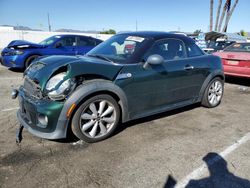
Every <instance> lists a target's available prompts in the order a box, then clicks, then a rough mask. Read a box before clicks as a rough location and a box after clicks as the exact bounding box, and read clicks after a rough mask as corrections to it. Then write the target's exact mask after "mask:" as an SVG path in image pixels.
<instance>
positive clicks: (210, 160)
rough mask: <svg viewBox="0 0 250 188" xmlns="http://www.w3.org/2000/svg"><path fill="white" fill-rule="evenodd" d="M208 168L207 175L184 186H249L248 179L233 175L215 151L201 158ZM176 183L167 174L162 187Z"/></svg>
mask: <svg viewBox="0 0 250 188" xmlns="http://www.w3.org/2000/svg"><path fill="white" fill-rule="evenodd" d="M202 160H203V161H204V162H205V163H206V165H207V168H208V171H209V177H206V178H203V179H198V180H192V179H191V180H190V181H189V182H188V184H187V185H180V186H185V188H198V187H199V188H200V187H204V188H210V187H227V188H230V187H232V188H233V187H235V188H236V187H238V188H241V187H242V188H244V187H250V181H249V180H247V179H244V178H241V177H237V176H235V175H234V174H233V173H231V172H230V171H229V170H228V168H227V161H226V160H225V159H224V158H223V157H221V156H220V155H219V154H217V153H213V152H210V153H208V154H207V155H206V156H205V157H203V159H202ZM175 185H177V181H176V180H175V179H174V177H172V176H170V175H169V176H168V177H167V180H166V183H165V185H164V188H173V187H175Z"/></svg>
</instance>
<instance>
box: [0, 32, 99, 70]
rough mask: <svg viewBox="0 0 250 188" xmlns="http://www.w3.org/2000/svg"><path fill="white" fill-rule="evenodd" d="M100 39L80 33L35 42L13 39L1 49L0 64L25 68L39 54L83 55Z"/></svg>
mask: <svg viewBox="0 0 250 188" xmlns="http://www.w3.org/2000/svg"><path fill="white" fill-rule="evenodd" d="M101 42H102V40H99V39H96V38H93V37H88V36H82V35H55V36H52V37H50V38H48V39H45V40H44V41H42V42H40V43H38V44H36V43H32V42H28V41H24V40H15V41H12V42H10V44H9V45H8V46H7V47H6V48H4V49H3V51H2V53H1V56H2V57H1V64H2V65H4V66H6V67H11V68H20V69H23V68H27V67H28V66H29V65H30V63H31V62H32V61H33V60H34V59H36V58H37V57H39V56H48V55H84V54H86V53H87V52H88V51H89V50H91V49H92V48H94V47H95V46H97V45H98V44H100V43H101Z"/></svg>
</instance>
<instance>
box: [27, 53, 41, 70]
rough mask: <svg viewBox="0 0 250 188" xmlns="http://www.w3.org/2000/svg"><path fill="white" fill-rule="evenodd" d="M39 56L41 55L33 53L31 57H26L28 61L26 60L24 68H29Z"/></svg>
mask: <svg viewBox="0 0 250 188" xmlns="http://www.w3.org/2000/svg"><path fill="white" fill-rule="evenodd" d="M37 57H39V55H31V56H29V57H28V58H27V59H26V61H25V67H24V69H27V68H28V66H29V65H30V63H31V62H32V61H33V60H35V59H36V58H37Z"/></svg>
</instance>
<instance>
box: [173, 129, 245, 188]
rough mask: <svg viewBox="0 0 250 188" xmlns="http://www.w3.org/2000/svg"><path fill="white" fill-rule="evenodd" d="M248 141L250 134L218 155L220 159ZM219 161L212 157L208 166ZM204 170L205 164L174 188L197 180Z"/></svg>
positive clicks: (180, 187)
mask: <svg viewBox="0 0 250 188" xmlns="http://www.w3.org/2000/svg"><path fill="white" fill-rule="evenodd" d="M249 140H250V132H249V133H247V134H245V136H243V137H242V138H240V139H239V140H237V141H236V142H235V143H234V144H233V145H231V146H229V147H227V148H226V149H225V150H224V151H222V152H221V153H219V155H220V156H221V157H222V158H225V157H226V156H227V155H229V154H230V153H232V152H233V151H234V150H236V149H237V148H238V147H239V146H240V145H242V144H244V143H246V142H247V141H249ZM219 160H220V158H219V157H214V158H212V159H211V160H210V161H209V165H213V164H214V163H215V162H217V161H219ZM206 169H207V165H206V164H203V165H201V166H200V167H199V168H197V169H195V170H194V171H193V172H191V173H190V174H188V175H187V176H186V177H185V178H184V179H182V180H181V181H180V182H178V183H177V185H176V186H175V188H182V187H185V186H186V185H187V184H188V182H189V181H190V180H191V179H198V178H199V177H201V176H202V175H203V173H204V172H205V170H206Z"/></svg>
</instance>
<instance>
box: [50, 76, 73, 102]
mask: <svg viewBox="0 0 250 188" xmlns="http://www.w3.org/2000/svg"><path fill="white" fill-rule="evenodd" d="M65 76H66V73H65V72H64V73H60V74H57V75H55V76H54V77H52V78H51V79H50V80H49V81H48V82H47V84H46V90H47V92H48V96H49V98H50V99H51V100H62V99H64V98H65V97H66V96H67V95H68V94H69V93H70V91H72V88H73V87H74V85H75V82H74V81H73V80H72V79H67V80H64V77H65Z"/></svg>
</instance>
